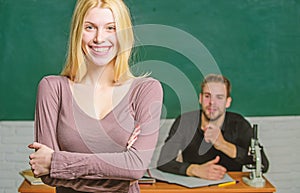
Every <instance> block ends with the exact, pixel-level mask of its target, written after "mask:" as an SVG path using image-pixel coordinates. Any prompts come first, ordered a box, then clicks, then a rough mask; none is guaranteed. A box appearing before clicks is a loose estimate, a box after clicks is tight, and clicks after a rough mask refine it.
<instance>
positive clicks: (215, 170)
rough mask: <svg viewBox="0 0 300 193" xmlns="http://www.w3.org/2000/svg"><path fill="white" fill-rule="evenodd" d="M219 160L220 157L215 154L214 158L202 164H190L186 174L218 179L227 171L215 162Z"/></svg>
mask: <svg viewBox="0 0 300 193" xmlns="http://www.w3.org/2000/svg"><path fill="white" fill-rule="evenodd" d="M219 161H220V157H219V156H217V157H216V158H215V159H213V160H211V161H208V162H206V163H204V164H201V165H200V164H191V165H190V166H189V167H188V169H187V171H186V174H187V175H188V176H194V177H199V178H203V179H207V180H220V179H222V178H223V177H224V175H225V173H226V172H227V170H226V168H224V167H223V166H221V165H218V164H217V163H218V162H219Z"/></svg>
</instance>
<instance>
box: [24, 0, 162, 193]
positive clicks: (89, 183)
mask: <svg viewBox="0 0 300 193" xmlns="http://www.w3.org/2000/svg"><path fill="white" fill-rule="evenodd" d="M133 44H134V38H133V31H132V24H131V19H130V14H129V11H128V8H127V7H126V5H125V4H124V2H123V1H122V0H78V2H77V4H76V7H75V10H74V14H73V19H72V25H71V34H70V40H69V50H68V55H67V60H66V65H65V68H64V70H63V71H62V73H61V75H58V76H46V77H44V78H43V79H42V80H41V81H40V83H39V86H38V92H37V101H36V111H35V142H34V143H33V144H30V145H29V147H30V148H32V149H35V150H36V151H35V152H34V153H32V154H31V155H30V156H29V158H30V161H29V163H30V165H31V168H32V170H33V173H34V175H35V176H38V177H41V178H42V180H43V182H44V183H46V184H48V185H51V186H55V187H56V192H58V193H62V192H64V193H67V192H139V186H138V183H137V181H136V179H139V178H140V177H142V176H143V174H144V173H145V170H146V169H147V167H148V165H149V163H150V161H151V157H152V154H153V151H154V149H155V145H156V141H157V137H158V129H159V121H160V114H161V107H162V96H163V93H162V88H161V85H160V83H159V82H158V81H157V80H155V79H153V78H150V77H145V76H141V77H134V76H133V75H132V73H131V72H130V68H129V65H128V61H129V58H130V55H131V49H132V47H133Z"/></svg>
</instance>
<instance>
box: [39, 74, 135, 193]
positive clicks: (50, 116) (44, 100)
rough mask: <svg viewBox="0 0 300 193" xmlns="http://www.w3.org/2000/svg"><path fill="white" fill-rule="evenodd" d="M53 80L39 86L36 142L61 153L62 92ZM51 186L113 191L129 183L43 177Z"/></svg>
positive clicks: (123, 188) (127, 186)
mask: <svg viewBox="0 0 300 193" xmlns="http://www.w3.org/2000/svg"><path fill="white" fill-rule="evenodd" d="M53 81H55V80H53V79H52V78H43V79H42V80H41V81H40V83H39V86H38V91H37V99H36V109H35V141H37V142H39V143H42V144H44V145H47V146H48V147H50V148H52V149H53V150H54V151H56V152H57V151H59V145H58V142H57V138H56V124H57V121H58V113H59V108H60V98H59V96H60V94H61V93H60V90H59V89H58V85H57V84H55V83H54V82H53ZM41 179H42V181H43V182H44V183H45V184H48V185H50V186H64V187H72V188H73V189H76V190H79V191H112V190H118V189H122V190H126V189H128V188H129V183H130V182H129V181H125V180H122V181H118V180H87V179H76V180H71V181H70V180H66V179H56V178H52V177H50V175H45V176H42V177H41Z"/></svg>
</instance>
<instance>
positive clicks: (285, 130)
mask: <svg viewBox="0 0 300 193" xmlns="http://www.w3.org/2000/svg"><path fill="white" fill-rule="evenodd" d="M248 120H249V121H250V122H251V123H252V124H254V123H257V124H258V126H259V139H260V142H261V143H262V144H263V145H264V147H265V151H266V153H267V155H268V157H269V161H270V168H269V172H268V173H267V174H266V176H267V178H268V179H269V180H270V181H271V183H272V184H273V185H274V186H275V187H276V188H277V192H279V193H287V192H288V193H297V192H299V189H300V183H299V182H300V168H299V166H300V154H299V147H300V140H299V139H298V138H299V137H300V116H289V117H249V118H248ZM172 121H173V120H167V121H164V122H162V129H161V130H160V132H161V133H160V134H161V136H162V138H161V139H160V140H159V141H160V142H163V141H164V138H165V137H166V135H167V133H168V129H169V127H170V125H171V124H172ZM32 141H33V123H32V122H31V121H3V122H0V193H16V192H17V189H18V187H19V185H20V184H21V182H22V180H23V178H22V177H21V176H20V175H19V174H18V172H19V171H20V170H23V169H26V168H29V165H28V156H29V154H30V153H31V152H32V151H31V150H29V149H28V148H27V145H28V144H29V143H31V142H32ZM156 157H157V154H156V155H154V160H155V159H156Z"/></svg>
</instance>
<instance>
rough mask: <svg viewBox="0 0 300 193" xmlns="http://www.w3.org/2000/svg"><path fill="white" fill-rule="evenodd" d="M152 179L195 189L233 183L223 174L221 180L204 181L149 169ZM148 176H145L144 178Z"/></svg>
mask: <svg viewBox="0 0 300 193" xmlns="http://www.w3.org/2000/svg"><path fill="white" fill-rule="evenodd" d="M149 172H150V174H151V177H152V178H155V179H157V180H161V181H165V182H168V183H173V184H179V185H182V186H185V187H188V188H196V187H202V186H211V185H218V184H222V183H226V182H232V181H234V180H233V179H232V178H231V177H230V176H229V175H228V174H225V176H224V178H223V179H222V180H205V179H202V178H197V177H190V176H182V175H177V174H171V173H167V172H163V171H160V170H158V169H149ZM147 175H148V176H149V174H146V176H147Z"/></svg>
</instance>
